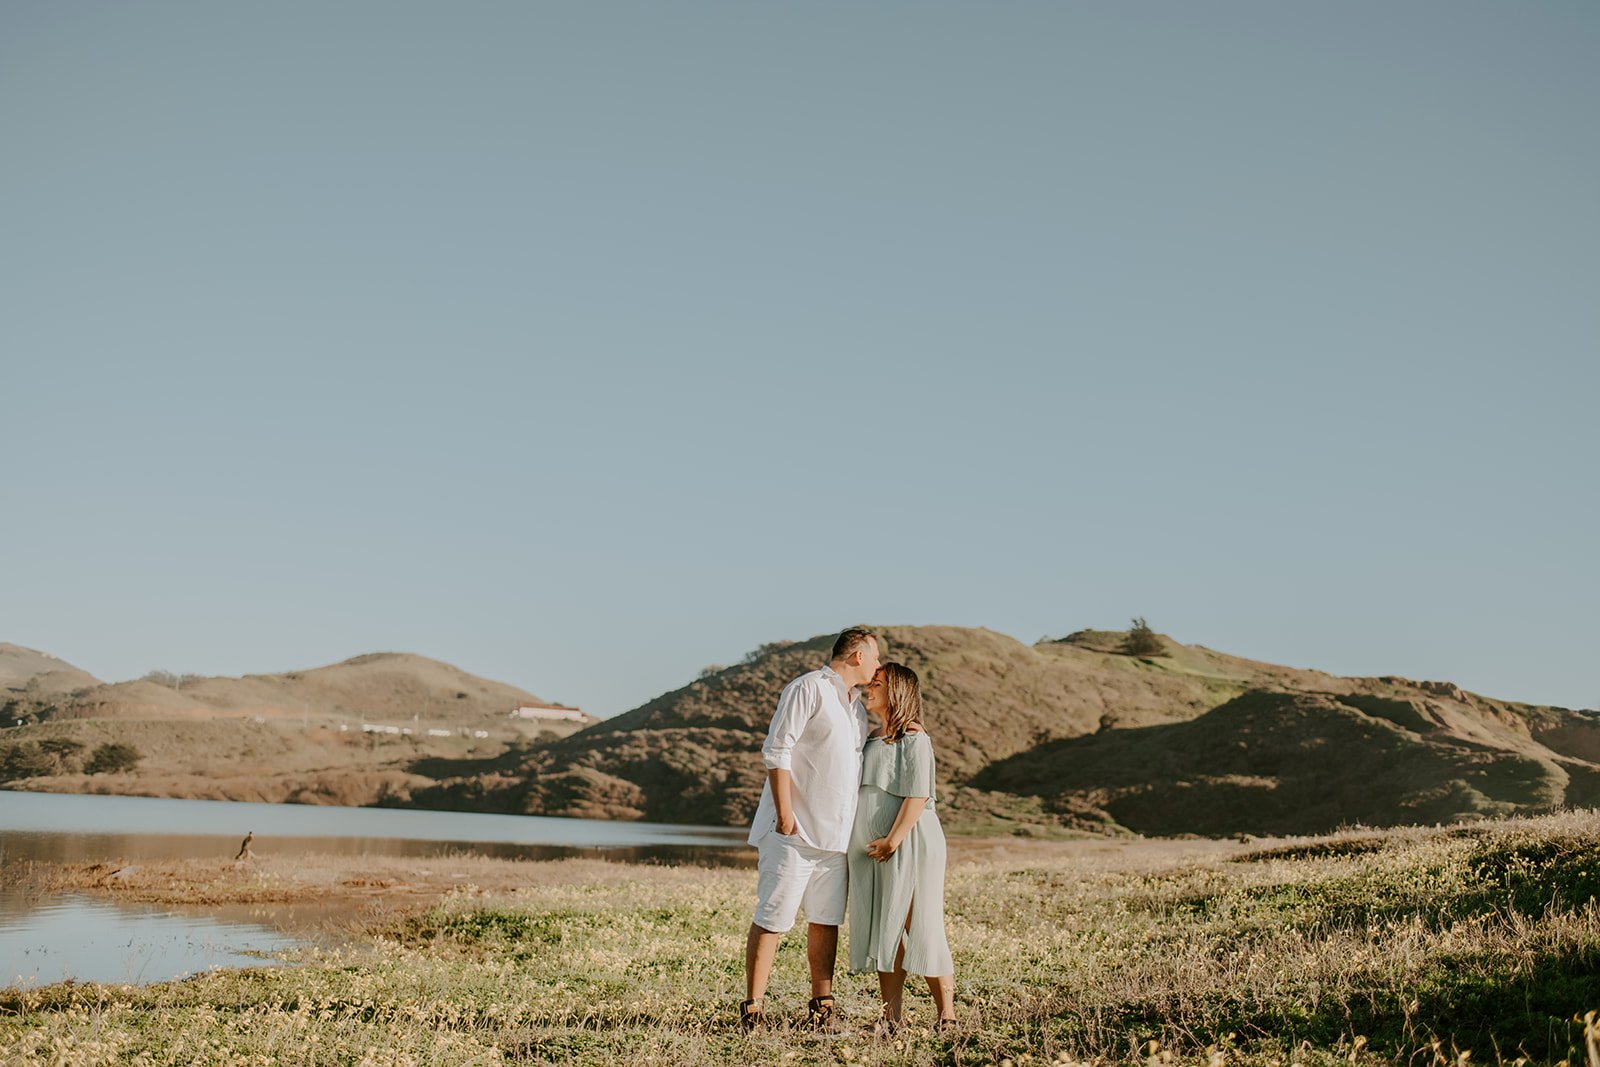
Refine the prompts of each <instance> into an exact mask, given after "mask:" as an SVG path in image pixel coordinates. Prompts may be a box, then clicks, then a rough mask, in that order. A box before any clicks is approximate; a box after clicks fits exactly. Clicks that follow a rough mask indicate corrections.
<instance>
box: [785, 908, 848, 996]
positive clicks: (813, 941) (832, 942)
mask: <svg viewBox="0 0 1600 1067" xmlns="http://www.w3.org/2000/svg"><path fill="white" fill-rule="evenodd" d="M838 956H839V928H838V927H837V926H818V925H817V924H816V923H808V924H807V925H806V962H808V963H810V964H811V995H812V996H813V997H831V996H833V965H834V963H835V962H836V961H837V959H838ZM768 969H769V970H770V969H771V965H770V963H769V964H768Z"/></svg>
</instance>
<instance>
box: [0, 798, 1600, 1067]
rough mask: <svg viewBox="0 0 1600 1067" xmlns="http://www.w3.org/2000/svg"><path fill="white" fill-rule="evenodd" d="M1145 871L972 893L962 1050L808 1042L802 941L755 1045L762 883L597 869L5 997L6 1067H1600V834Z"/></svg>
mask: <svg viewBox="0 0 1600 1067" xmlns="http://www.w3.org/2000/svg"><path fill="white" fill-rule="evenodd" d="M1150 855H1151V854H1150V853H1149V852H1146V853H1144V854H1143V856H1144V858H1143V859H1140V860H1138V861H1137V862H1135V861H1133V860H1130V859H1128V858H1126V857H1122V856H1120V855H1119V854H1117V853H1115V852H1113V853H1110V854H1108V855H1107V856H1106V857H1104V858H1101V859H1095V860H1086V859H1070V860H1069V859H1052V860H1049V861H1046V862H1031V861H1030V862H1028V863H1026V864H1024V863H1021V862H997V861H993V860H989V861H982V862H970V863H961V864H957V865H955V866H953V867H952V869H951V871H950V875H949V892H948V910H947V919H948V923H949V930H950V937H951V943H952V947H953V948H954V950H955V955H956V966H957V976H956V977H957V985H958V992H957V1010H958V1013H959V1014H960V1015H961V1017H962V1020H963V1024H962V1027H961V1028H960V1030H959V1031H958V1032H956V1033H955V1034H953V1035H948V1036H945V1035H935V1034H933V1033H932V1032H931V1030H929V1029H928V1028H927V1026H926V1025H925V1024H926V1023H927V1022H928V1021H930V1017H931V1012H930V1002H929V1001H928V1000H927V999H926V991H925V988H923V989H921V990H919V991H918V993H917V996H916V997H915V998H908V1007H909V1008H910V1013H911V1014H910V1020H911V1023H912V1025H910V1026H909V1027H908V1028H907V1029H906V1030H905V1031H903V1033H902V1035H901V1037H900V1038H899V1039H898V1040H874V1039H872V1038H870V1037H868V1036H866V1034H865V1031H866V1029H867V1027H868V1025H869V1024H870V1022H871V1021H872V1019H873V1018H874V1016H875V1014H876V1010H877V1005H876V1001H875V992H876V983H875V981H874V979H873V978H872V976H870V975H847V976H843V979H842V982H841V988H840V1001H841V1009H842V1010H843V1012H844V1013H845V1014H846V1015H847V1016H848V1018H849V1020H850V1022H851V1023H852V1026H853V1030H852V1032H850V1033H847V1034H844V1035H842V1036H832V1037H828V1036H820V1035H816V1034H813V1033H810V1032H808V1031H806V1030H805V1029H804V1028H803V1025H802V1023H803V1020H804V1016H805V998H806V995H807V992H806V989H805V984H804V983H805V978H804V974H805V963H804V959H803V945H802V941H803V938H802V937H801V936H800V935H799V933H798V932H797V933H796V934H795V935H791V936H790V937H789V938H788V939H786V941H785V944H784V947H783V949H782V951H781V953H780V956H779V961H778V966H777V970H776V974H775V976H774V982H773V988H772V990H771V992H770V996H769V1004H768V1009H769V1013H770V1014H771V1015H773V1016H774V1017H775V1019H776V1020H777V1021H778V1028H777V1029H775V1030H773V1031H770V1032H766V1033H762V1034H759V1035H757V1036H755V1037H751V1038H747V1037H745V1036H742V1035H741V1034H739V1033H738V1032H737V1030H736V1028H735V1026H734V1023H733V1020H734V1012H733V1007H734V1003H735V1001H736V1000H737V999H738V997H739V996H740V995H741V994H740V986H741V976H742V950H743V934H744V930H745V926H746V923H747V922H748V916H749V909H750V905H751V897H752V893H753V881H754V878H753V874H752V872H748V871H740V870H709V869H700V868H668V867H624V866H620V865H616V866H612V865H607V866H606V867H605V868H604V871H603V874H602V876H600V877H597V878H595V879H593V880H592V881H591V882H590V883H589V884H583V885H572V884H559V883H557V882H551V881H548V880H541V881H540V884H530V885H528V887H526V888H522V889H516V890H496V891H492V892H490V891H479V890H476V889H473V888H471V887H467V888H464V889H462V890H460V891H457V892H455V893H453V894H451V895H450V896H448V897H446V898H445V899H444V900H443V901H442V902H440V903H439V904H437V905H436V906H434V907H432V908H431V909H430V910H428V911H426V912H425V913H421V914H415V915H411V916H408V917H402V918H398V919H392V920H389V921H387V922H386V923H385V924H384V925H382V926H381V927H379V928H377V929H373V930H368V931H364V932H363V933H362V934H361V935H360V936H359V937H357V938H356V939H355V941H354V943H353V946H352V947H348V948H345V949H342V950H340V951H336V952H335V951H307V952H305V953H304V956H303V961H302V962H301V964H300V965H299V966H296V967H291V968H279V969H263V970H258V971H246V972H232V973H217V974H210V975H205V976H201V977H198V978H195V979H192V980H189V981H184V982H174V983H168V984H165V985H159V986H153V987H147V988H136V987H127V986H99V985H70V986H53V987H49V988H46V989H42V990H36V991H30V992H17V991H11V992H9V993H4V994H0V1050H4V1051H3V1052H0V1061H3V1062H5V1063H48V1064H63V1065H65V1064H123V1063H128V1064H185V1065H187V1064H275V1063H289V1064H352V1065H355V1064H370V1065H379V1064H491V1063H516V1062H538V1063H544V1062H551V1063H575V1064H576V1063H626V1064H684V1065H687V1064H696V1065H700V1064H714V1065H716V1064H727V1065H734V1064H749V1063H774V1064H824V1063H825V1064H840V1063H847V1062H848V1063H865V1064H1004V1063H1006V1061H1010V1062H1011V1064H1012V1065H1013V1067H1021V1065H1022V1064H1050V1063H1057V1062H1068V1061H1070V1062H1102V1063H1106V1062H1129V1063H1133V1062H1140V1063H1149V1064H1150V1065H1151V1067H1163V1065H1166V1064H1171V1063H1204V1064H1207V1065H1208V1067H1221V1065H1224V1064H1229V1063H1241V1064H1259V1065H1262V1067H1267V1065H1271V1064H1276V1065H1279V1067H1290V1065H1294V1064H1304V1065H1311V1064H1333V1063H1335V1062H1338V1063H1344V1064H1353V1063H1395V1064H1406V1065H1409V1067H1439V1065H1445V1064H1449V1065H1459V1067H1465V1065H1466V1064H1468V1063H1470V1064H1485V1063H1497V1062H1503V1063H1508V1064H1509V1063H1514V1062H1519V1061H1526V1062H1535V1063H1562V1062H1565V1063H1567V1064H1569V1065H1571V1067H1579V1065H1581V1064H1584V1063H1585V1062H1586V1061H1587V1062H1588V1064H1589V1067H1600V1054H1597V1051H1596V1049H1595V1046H1594V1042H1595V1040H1596V1039H1597V1038H1600V1032H1597V1031H1596V1030H1595V1028H1594V1026H1593V1020H1594V1016H1593V1015H1592V1014H1591V1015H1590V1016H1589V1019H1590V1025H1589V1026H1588V1034H1587V1039H1586V1033H1585V1030H1586V1026H1585V1023H1584V1022H1583V1016H1584V1015H1585V1013H1589V1012H1592V1011H1593V1010H1595V1009H1600V905H1597V903H1596V897H1597V896H1600V817H1597V816H1596V814H1595V813H1593V812H1576V813H1567V814H1561V815H1554V816H1548V817H1543V818H1536V819H1518V820H1507V821H1501V822H1483V823H1477V824H1471V825H1466V826H1460V827H1453V828H1446V829H1438V830H1412V831H1390V832H1369V833H1356V832H1351V833H1346V834H1343V835H1338V836H1335V837H1331V838H1325V839H1317V840H1314V841H1310V842H1308V843H1305V844H1296V845H1293V846H1290V847H1271V848H1269V847H1260V848H1257V849H1256V850H1255V851H1249V850H1236V851H1235V852H1234V853H1232V854H1231V855H1223V854H1221V853H1218V852H1216V851H1215V850H1213V852H1211V853H1210V854H1209V858H1196V857H1195V856H1193V855H1191V856H1189V857H1188V858H1184V857H1183V856H1182V850H1181V846H1175V847H1174V849H1173V850H1172V851H1171V852H1170V853H1168V856H1169V858H1168V859H1167V860H1161V861H1157V860H1152V859H1150ZM533 881H534V879H530V883H531V882H533ZM910 988H912V987H910V986H908V989H910ZM919 1024H920V1025H919Z"/></svg>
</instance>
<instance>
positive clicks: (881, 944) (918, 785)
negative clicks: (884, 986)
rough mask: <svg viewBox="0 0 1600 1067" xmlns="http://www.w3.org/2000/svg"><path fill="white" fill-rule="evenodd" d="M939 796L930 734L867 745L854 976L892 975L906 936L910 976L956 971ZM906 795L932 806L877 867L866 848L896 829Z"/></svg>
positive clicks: (855, 837)
mask: <svg viewBox="0 0 1600 1067" xmlns="http://www.w3.org/2000/svg"><path fill="white" fill-rule="evenodd" d="M933 792H934V790H933V742H931V741H929V740H928V735H927V734H925V733H915V734H906V735H905V736H904V737H902V738H901V739H900V740H899V741H896V742H895V743H894V744H892V745H890V744H886V743H885V742H884V741H883V739H882V738H878V737H873V738H869V739H868V740H867V747H866V748H865V749H864V750H863V751H862V753H861V792H860V794H859V796H858V797H857V799H856V821H855V825H854V827H852V829H851V833H850V851H849V853H848V856H849V860H848V862H849V865H850V969H851V970H852V971H892V970H894V957H895V951H896V949H897V948H898V947H899V944H900V939H901V935H902V933H903V934H904V936H905V946H906V956H905V961H904V964H903V966H904V967H905V969H906V971H907V972H908V973H910V974H920V975H926V976H929V977H934V978H939V977H943V976H944V975H948V974H955V972H956V967H955V963H954V961H952V960H951V958H950V942H949V941H948V940H947V939H946V938H945V933H944V864H945V843H944V829H943V828H942V827H941V826H940V825H939V816H938V813H936V812H935V811H934V795H933ZM906 797H927V798H928V803H927V806H926V807H924V808H923V809H922V815H921V816H920V817H919V818H918V819H917V823H916V825H915V826H913V827H912V829H911V832H910V833H909V834H907V835H906V839H905V841H903V842H901V844H900V847H899V848H897V849H895V852H894V855H892V856H890V857H889V858H888V859H886V860H884V861H883V862H882V863H879V862H878V861H877V860H875V859H873V858H872V857H871V856H869V855H867V846H868V845H869V844H871V843H872V842H873V841H876V840H877V839H878V838H880V837H883V836H884V835H885V834H887V833H888V832H889V829H890V827H892V826H894V820H895V816H897V815H899V814H900V802H901V801H902V800H903V799H904V798H906ZM913 905H915V907H913ZM908 912H909V913H910V915H911V926H910V928H909V929H907V927H906V914H907V913H908Z"/></svg>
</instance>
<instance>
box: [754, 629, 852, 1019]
mask: <svg viewBox="0 0 1600 1067" xmlns="http://www.w3.org/2000/svg"><path fill="white" fill-rule="evenodd" d="M877 669H878V638H877V635H875V634H874V633H873V632H872V631H871V630H867V629H864V628H862V627H852V628H850V629H848V630H846V631H845V632H844V633H842V634H840V635H839V637H838V640H836V641H835V642H834V643H833V655H832V658H831V659H830V660H829V662H828V665H827V666H826V667H823V668H821V669H819V670H814V671H811V672H810V673H808V674H802V675H801V676H800V677H798V678H796V679H795V680H794V681H792V682H790V683H789V684H788V685H787V686H786V687H784V690H783V695H782V696H780V697H779V698H778V710H777V712H776V713H775V714H774V715H773V716H772V725H771V726H770V727H768V729H767V740H766V743H765V744H764V745H762V746H761V761H762V763H764V764H765V765H766V768H767V783H766V786H765V787H764V788H763V789H762V790H761V804H760V805H759V806H758V807H757V808H756V817H755V819H754V820H752V822H751V824H750V843H751V844H752V845H755V846H756V847H757V848H758V849H759V850H760V857H761V858H760V860H759V863H758V871H759V875H758V878H757V881H756V914H755V921H754V922H752V923H751V924H750V933H749V936H748V937H747V938H746V940H745V952H744V973H745V997H746V999H745V1000H744V1001H743V1002H742V1003H741V1004H740V1005H739V1021H740V1024H741V1025H742V1026H743V1027H744V1029H746V1030H750V1029H753V1028H755V1027H757V1026H760V1025H761V1024H762V1023H763V1022H764V1021H765V1016H764V1014H763V1011H764V1007H765V999H766V992H767V979H768V978H769V977H770V976H771V975H772V961H773V959H774V958H775V957H776V956H777V953H778V942H779V941H781V940H782V939H783V935H784V934H785V933H787V932H788V931H789V930H790V929H791V928H792V927H793V926H794V922H795V914H796V912H797V911H798V910H799V909H800V908H801V907H802V906H804V908H805V911H806V924H807V928H806V958H807V960H808V961H809V962H810V965H811V1004H810V1014H811V1021H812V1023H813V1024H814V1025H817V1026H818V1027H821V1028H827V1027H829V1026H830V1025H831V1024H832V1022H833V965H834V959H835V956H836V955H837V952H838V948H839V925H840V924H841V923H842V922H844V905H845V896H846V883H845V879H846V877H847V875H846V871H847V865H846V863H845V850H846V849H847V848H848V847H849V845H850V827H851V824H852V823H853V822H854V821H855V814H856V794H857V792H858V791H859V789H860V786H861V749H862V746H864V745H865V744H866V740H867V729H868V727H867V713H866V710H865V709H864V708H863V707H862V706H861V702H860V701H859V700H858V699H857V691H858V690H860V689H862V688H864V687H865V686H866V684H867V683H868V682H870V681H872V676H873V674H874V673H875V672H876V671H877Z"/></svg>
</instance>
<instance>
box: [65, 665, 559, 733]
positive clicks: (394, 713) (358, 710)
mask: <svg viewBox="0 0 1600 1067" xmlns="http://www.w3.org/2000/svg"><path fill="white" fill-rule="evenodd" d="M85 677H87V676H85ZM154 677H156V676H155V675H151V676H147V677H146V678H143V679H139V680H137V681H131V682H116V683H113V684H103V683H95V682H94V680H93V679H89V681H90V683H91V684H90V685H88V686H85V687H80V688H78V689H76V690H74V691H72V692H71V693H70V694H68V695H66V696H65V697H62V698H60V699H57V700H56V701H55V706H54V707H53V708H52V709H50V710H49V712H48V714H47V715H41V716H40V718H51V719H57V720H65V719H107V718H122V719H139V718H193V719H210V718H217V717H224V718H236V717H238V716H241V715H252V716H253V715H260V716H263V717H267V718H274V717H284V716H289V717H295V718H300V717H304V716H306V715H308V714H309V715H311V716H314V717H317V718H319V719H328V720H345V721H354V722H360V720H362V719H364V718H365V719H369V720H372V721H383V722H398V721H401V720H411V719H426V720H428V721H430V722H434V723H449V724H456V725H467V724H481V723H484V722H486V721H498V720H500V719H502V718H504V717H505V716H506V714H507V712H508V711H509V710H510V709H511V708H512V707H513V706H515V705H517V704H519V703H533V704H542V703H545V702H544V701H543V700H541V699H540V698H539V697H536V696H534V695H533V694H532V693H529V692H526V691H525V690H522V689H518V688H517V687H516V686H512V685H507V684H505V683H504V682H492V681H489V680H487V679H484V678H479V677H477V676H475V675H471V674H468V673H467V672H466V671H463V670H461V669H460V668H459V667H453V666H451V665H450V664H448V663H441V662H440V661H438V660H434V659H429V658H427V657H426V656H418V655H413V654H410V653H402V652H374V653H369V654H367V655H364V656H356V657H354V658H352V659H347V660H344V661H343V662H341V663H335V664H332V665H330V666H326V667H316V668H313V669H310V670H304V671H289V672H286V673H283V674H247V675H245V676H243V677H241V678H190V677H187V676H185V677H183V678H181V679H180V678H174V677H171V676H167V677H165V678H164V679H161V680H151V679H152V678H154Z"/></svg>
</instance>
